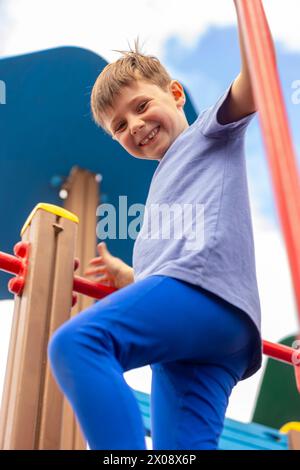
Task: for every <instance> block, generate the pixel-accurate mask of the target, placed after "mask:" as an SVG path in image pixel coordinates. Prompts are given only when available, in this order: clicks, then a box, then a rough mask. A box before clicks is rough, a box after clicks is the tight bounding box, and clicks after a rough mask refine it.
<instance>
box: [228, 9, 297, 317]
mask: <svg viewBox="0 0 300 470" xmlns="http://www.w3.org/2000/svg"><path fill="white" fill-rule="evenodd" d="M236 6H237V10H238V15H239V18H240V21H241V25H242V32H243V38H244V42H245V46H246V51H247V59H248V64H249V68H250V73H251V81H252V86H253V91H254V95H255V100H256V105H257V108H258V110H259V119H260V124H261V129H262V134H263V138H264V142H265V148H266V152H267V157H268V163H269V167H270V171H271V176H272V181H273V189H274V194H275V200H276V204H277V208H278V212H279V217H280V221H281V227H282V231H283V235H284V239H285V244H286V249H287V253H288V258H289V264H290V269H291V275H292V281H293V286H294V292H295V297H296V304H297V307H298V316H299V320H300V237H299V234H300V184H299V174H298V168H297V163H296V154H295V151H294V148H293V143H292V139H291V133H290V129H289V125H288V117H287V113H286V109H285V104H284V100H283V96H282V92H281V86H280V80H279V74H278V71H277V66H276V56H275V50H274V46H273V41H272V37H271V34H270V31H269V27H268V23H267V20H266V16H265V12H264V9H263V5H262V2H261V0H251V1H249V0H236ZM282 9H283V10H282V11H283V13H284V5H283V6H282Z"/></svg>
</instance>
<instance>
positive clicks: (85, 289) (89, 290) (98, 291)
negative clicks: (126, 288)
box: [73, 276, 117, 299]
mask: <svg viewBox="0 0 300 470" xmlns="http://www.w3.org/2000/svg"><path fill="white" fill-rule="evenodd" d="M73 290H74V291H75V292H79V294H84V295H88V296H89V297H93V298H94V299H102V298H103V297H106V296H107V295H109V294H111V293H112V292H115V291H116V290H117V289H115V288H114V287H109V286H105V285H103V284H98V283H96V282H93V281H89V280H88V279H84V278H83V277H79V276H74V283H73Z"/></svg>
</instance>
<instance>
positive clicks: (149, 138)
mask: <svg viewBox="0 0 300 470" xmlns="http://www.w3.org/2000/svg"><path fill="white" fill-rule="evenodd" d="M159 131H160V126H157V127H155V128H154V129H152V131H151V132H149V134H148V135H147V137H145V138H144V139H143V140H142V141H141V142H140V143H139V146H140V147H145V146H146V145H149V144H151V143H152V142H154V140H156V137H157V135H158V134H159Z"/></svg>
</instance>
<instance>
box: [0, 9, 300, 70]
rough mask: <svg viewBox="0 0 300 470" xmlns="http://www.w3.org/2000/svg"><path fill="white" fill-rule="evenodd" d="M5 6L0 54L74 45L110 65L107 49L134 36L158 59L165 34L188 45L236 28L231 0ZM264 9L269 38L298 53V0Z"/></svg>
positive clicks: (119, 46)
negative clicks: (215, 30)
mask: <svg viewBox="0 0 300 470" xmlns="http://www.w3.org/2000/svg"><path fill="white" fill-rule="evenodd" d="M5 5H6V11H7V18H8V20H9V23H10V29H9V32H8V31H7V32H6V36H5V37H4V42H3V45H2V51H1V52H2V54H3V55H15V54H20V53H25V52H29V51H35V50H41V49H47V48H52V47H57V46H61V45H76V46H79V47H86V48H88V49H91V50H93V51H95V52H97V53H99V54H101V55H102V56H103V57H104V58H106V59H107V60H109V61H111V60H115V59H116V58H117V57H118V55H117V54H116V53H114V52H112V51H111V49H124V48H127V40H129V41H130V42H131V43H132V41H133V39H134V38H135V37H136V36H137V35H140V37H141V39H142V41H146V45H145V51H146V52H147V53H151V54H155V55H158V56H159V57H160V56H161V55H162V52H163V44H164V42H165V41H166V39H167V38H169V37H170V36H171V35H176V36H178V37H179V38H181V39H182V41H183V42H185V43H187V44H189V45H190V46H192V45H193V43H194V41H196V40H197V39H198V37H199V36H200V35H201V34H203V33H204V32H205V30H206V28H207V27H208V26H209V25H212V24H213V25H220V26H224V25H233V24H236V14H235V8H234V5H233V1H232V0H231V1H228V0H210V1H209V2H206V1H204V0H202V1H199V0H185V2H184V4H183V3H182V2H181V1H179V0H163V1H162V0H128V1H127V2H124V1H123V0H115V1H114V2H99V0H85V1H83V0H79V1H78V0H43V1H42V2H41V1H40V0H26V1H25V0H9V2H8V0H7V1H6V3H5ZM264 5H265V8H266V12H267V16H268V18H269V21H270V25H271V29H272V32H273V34H274V38H276V39H281V40H282V41H283V42H284V43H285V44H286V45H287V46H288V47H291V48H295V49H298V50H299V49H300V28H299V27H298V23H299V11H300V3H299V0H285V2H274V0H265V1H264ZM4 18H5V17H4Z"/></svg>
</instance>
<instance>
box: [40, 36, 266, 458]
mask: <svg viewBox="0 0 300 470" xmlns="http://www.w3.org/2000/svg"><path fill="white" fill-rule="evenodd" d="M241 45H242V57H243V65H242V71H241V73H240V74H239V76H238V77H237V78H236V79H235V80H234V82H233V84H232V85H231V86H230V87H229V88H228V89H227V90H226V92H225V93H224V95H223V96H222V97H220V98H219V99H218V101H217V103H216V104H215V105H214V106H212V107H210V108H209V109H207V110H205V111H203V112H202V113H201V114H200V115H199V116H198V118H197V119H196V121H195V122H194V123H193V124H192V125H191V126H189V125H188V122H187V119H186V117H185V113H184V104H185V94H184V90H183V87H182V85H181V84H180V83H179V82H178V81H177V80H172V79H171V77H170V76H169V74H168V73H167V71H166V70H165V69H164V67H163V66H162V65H161V64H160V62H159V61H158V60H157V59H156V58H154V57H147V56H145V55H143V54H141V53H139V51H138V50H137V48H136V50H135V51H130V52H127V53H126V52H125V53H124V56H123V57H122V58H120V59H119V60H117V61H116V62H115V63H112V64H110V65H108V66H107V67H105V69H104V70H103V71H102V73H101V74H100V75H99V77H98V79H97V81H96V83H95V85H94V88H93V91H92V100H91V102H92V111H93V115H94V118H95V120H96V122H97V123H98V124H99V125H101V126H102V127H103V129H105V130H106V132H108V133H109V134H110V135H111V136H112V138H113V139H115V140H116V141H118V142H119V143H120V145H122V146H123V147H124V148H125V149H126V150H127V151H128V153H130V154H131V155H133V156H134V157H137V158H142V159H155V160H158V162H159V163H158V167H157V168H156V171H155V173H154V175H153V179H152V182H151V186H150V190H149V195H148V198H147V202H146V211H148V212H147V214H148V215H149V214H150V216H149V217H148V219H150V222H151V216H152V215H153V213H152V212H151V209H152V208H153V207H154V206H155V207H160V206H162V205H163V206H164V207H170V206H171V207H173V205H174V204H177V207H179V208H182V209H184V208H185V207H186V206H189V207H192V209H193V208H195V207H196V206H201V207H203V208H204V224H203V217H202V216H201V217H198V215H197V216H196V217H195V216H194V218H193V220H192V225H190V226H189V227H190V230H187V231H184V233H182V234H181V236H180V237H173V238H172V237H162V236H160V235H161V233H160V232H159V231H158V232H157V230H153V226H151V229H150V228H149V226H148V223H146V222H148V221H149V220H147V221H146V220H145V219H144V224H143V227H142V229H141V232H140V233H139V236H138V238H137V240H136V242H135V246H134V254H133V268H131V267H129V266H127V265H126V264H125V263H123V261H121V260H120V259H118V258H116V257H114V256H112V255H111V254H110V253H109V251H108V250H107V248H106V245H105V244H104V243H101V244H100V245H99V246H98V250H99V257H97V258H95V259H93V260H91V262H90V269H88V270H87V272H86V274H87V275H88V274H89V275H92V276H97V279H98V280H99V281H100V282H103V283H105V284H110V285H113V286H115V287H117V288H119V290H118V291H117V292H115V293H114V294H112V295H110V296H108V297H106V298H105V299H104V300H101V301H100V302H97V303H96V304H94V305H93V306H92V307H90V308H88V309H87V310H86V311H85V312H84V313H82V314H81V315H79V316H77V317H76V318H74V319H72V320H70V321H69V322H67V323H66V324H65V325H63V326H62V327H61V328H59V330H58V331H57V332H56V333H55V334H54V336H53V338H52V340H51V342H50V345H49V358H50V362H51V366H52V370H53V373H54V376H55V378H56V380H57V381H58V383H59V385H60V387H61V389H62V391H63V392H64V393H65V395H66V396H67V398H68V399H69V401H70V403H71V405H72V407H73V409H74V411H75V413H76V415H77V418H78V420H79V422H80V424H81V427H82V430H83V432H84V434H85V437H86V439H87V441H88V443H89V445H90V448H92V449H145V448H146V447H145V440H144V427H143V422H142V417H141V414H140V411H139V408H138V405H137V402H136V400H135V398H134V395H133V393H132V391H131V389H130V388H129V386H128V385H127V383H126V382H125V380H124V377H123V373H124V372H125V371H127V370H130V369H134V368H137V367H141V366H144V365H146V364H150V365H151V368H152V389H151V420H152V438H153V448H154V449H191V450H194V449H216V448H217V446H218V439H219V436H220V433H221V431H222V428H223V423H224V417H225V411H226V408H227V405H228V398H229V396H230V393H231V391H232V388H233V387H234V386H235V385H236V383H237V382H238V381H239V380H243V379H245V378H246V377H249V376H250V375H252V374H253V373H254V372H255V371H257V370H258V368H259V367H260V364H261V340H260V302H259V295H258V289H257V282H256V273H255V258H254V246H253V236H252V225H251V216H250V208H249V200H248V189H247V177H246V164H245V157H244V135H245V130H246V127H247V125H248V123H249V122H250V120H251V118H252V116H253V113H254V111H255V104H254V100H253V95H252V91H251V84H250V78H249V71H248V68H247V64H246V60H245V52H244V46H243V43H242V41H241ZM182 213H183V212H182ZM182 213H181V215H182ZM177 215H178V214H177ZM179 215H180V213H179ZM178 217H179V216H178ZM179 218H180V217H179ZM198 223H200V225H201V227H202V229H203V230H204V233H203V235H204V236H203V237H200V239H198V238H197V237H196V239H193V240H191V237H190V235H191V234H192V232H193V231H192V230H191V227H192V226H194V225H195V224H196V225H197V224H198Z"/></svg>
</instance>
